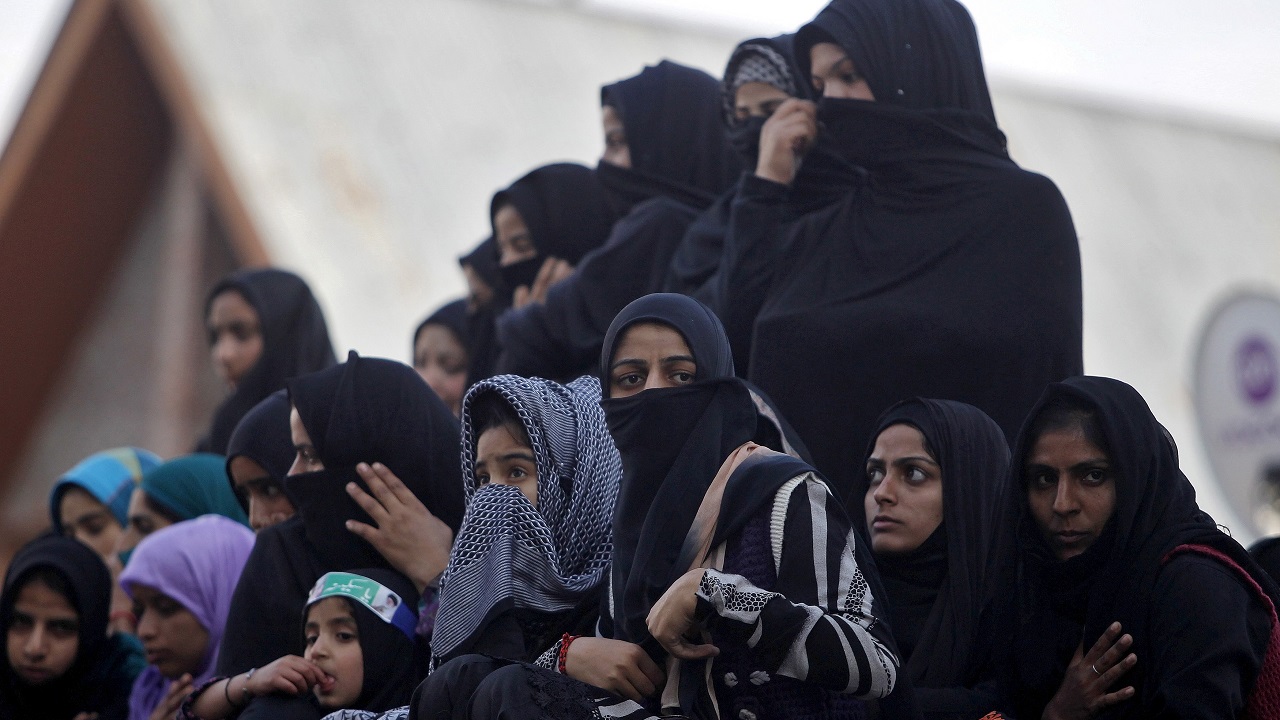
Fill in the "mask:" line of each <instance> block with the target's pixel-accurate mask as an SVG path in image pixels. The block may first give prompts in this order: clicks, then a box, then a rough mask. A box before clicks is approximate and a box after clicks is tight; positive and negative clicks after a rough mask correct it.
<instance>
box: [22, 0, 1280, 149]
mask: <svg viewBox="0 0 1280 720" xmlns="http://www.w3.org/2000/svg"><path fill="white" fill-rule="evenodd" d="M268 1H269V0H268ZM542 1H545V0H542ZM552 1H554V0H552ZM574 1H575V2H576V3H577V4H579V5H582V6H585V7H588V8H594V9H599V10H600V11H605V12H621V13H630V14H641V15H657V16H660V17H664V18H677V19H679V20H682V21H684V20H687V21H689V22H694V23H698V24H702V25H713V26H722V27H729V28H733V29H735V30H738V31H741V32H742V34H743V35H744V36H746V35H751V34H773V33H778V32H784V31H788V30H794V29H795V28H796V27H797V26H799V25H800V24H802V23H804V22H805V21H806V20H808V19H809V18H811V17H812V16H813V15H814V13H816V12H817V11H818V10H819V9H820V8H821V7H822V6H823V5H824V4H825V3H824V2H821V1H815V0H574ZM965 4H966V5H967V6H968V7H969V10H970V12H972V13H973V16H974V19H975V21H976V22H977V25H978V32H979V36H980V38H981V41H982V46H983V54H984V56H985V59H986V63H987V69H988V73H989V74H990V75H991V77H992V80H993V82H994V83H996V84H997V85H998V84H999V83H1001V82H1016V83H1019V84H1020V85H1030V86H1035V87H1040V88H1044V89H1045V90H1047V91H1051V92H1068V93H1072V94H1085V95H1091V96H1096V97H1099V98H1101V99H1104V100H1108V101H1111V102H1120V103H1123V104H1127V105H1137V106H1147V107H1151V108H1154V109H1156V110H1157V111H1158V112H1172V113H1175V114H1178V115H1183V116H1191V117H1193V118H1194V117H1200V118H1202V119H1207V120H1209V121H1215V122H1216V121H1224V120H1225V121H1227V122H1230V123H1242V124H1244V125H1247V126H1253V127H1258V128H1261V129H1263V130H1264V131H1265V132H1270V133H1274V134H1276V135H1277V136H1280V1H1278V0H1214V1H1213V2H1204V0H1160V1H1159V2H1157V1H1155V0H967V1H966V3H965ZM68 6H69V0H0V137H5V138H7V137H8V134H9V129H10V127H11V125H12V123H13V121H14V118H15V117H16V115H17V113H18V112H19V111H20V109H21V106H22V104H23V102H24V101H25V98H26V94H27V92H28V91H29V90H30V84H31V82H32V80H33V78H34V76H35V73H36V72H38V70H39V67H40V63H41V61H42V60H43V57H44V55H45V53H47V52H48V46H49V43H50V42H51V40H52V36H53V34H54V33H55V32H56V31H57V28H58V25H59V23H60V21H61V19H62V17H63V15H64V14H65V13H66V8H67V7H68ZM370 7H374V8H376V7H377V5H376V4H371V5H370Z"/></svg>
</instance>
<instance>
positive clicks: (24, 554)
mask: <svg viewBox="0 0 1280 720" xmlns="http://www.w3.org/2000/svg"><path fill="white" fill-rule="evenodd" d="M111 585H112V582H111V574H110V573H109V572H108V571H107V566H106V565H104V564H103V563H102V560H101V558H100V557H99V556H98V555H97V554H96V553H95V552H94V551H93V550H91V549H90V548H89V547H88V546H86V545H82V544H80V543H78V542H76V541H75V540H72V539H71V538H67V537H57V536H50V535H46V536H43V537H39V538H36V539H35V540H32V541H31V542H29V543H27V544H26V545H25V546H23V548H22V549H21V550H19V551H18V554H17V555H15V556H14V558H13V561H12V562H11V563H10V564H9V570H8V572H6V573H5V578H4V591H3V594H2V595H0V634H3V635H4V637H5V654H4V660H3V662H0V718H3V720H77V719H82V718H84V717H86V716H88V717H95V718H97V720H124V719H125V718H127V717H128V716H129V691H130V688H131V687H132V686H133V681H134V678H136V677H137V675H138V673H139V672H141V671H142V668H143V667H144V666H145V665H146V662H145V660H143V657H142V650H141V648H139V647H138V646H137V645H136V643H133V642H128V641H126V640H125V639H124V638H123V637H121V636H113V637H107V613H108V609H109V607H110V605H111Z"/></svg>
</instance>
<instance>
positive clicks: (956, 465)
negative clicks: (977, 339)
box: [864, 398, 1009, 688]
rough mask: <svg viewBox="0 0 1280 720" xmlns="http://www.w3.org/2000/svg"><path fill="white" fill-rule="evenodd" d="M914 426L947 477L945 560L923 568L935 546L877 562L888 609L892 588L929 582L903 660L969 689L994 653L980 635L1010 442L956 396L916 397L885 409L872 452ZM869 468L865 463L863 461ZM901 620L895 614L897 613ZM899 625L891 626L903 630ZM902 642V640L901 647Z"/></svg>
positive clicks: (937, 681) (931, 677)
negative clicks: (928, 600)
mask: <svg viewBox="0 0 1280 720" xmlns="http://www.w3.org/2000/svg"><path fill="white" fill-rule="evenodd" d="M898 424H905V425H910V426H911V427H914V428H915V429H916V430H919V431H920V434H921V435H923V436H924V438H925V441H926V445H927V447H929V448H930V449H932V451H933V452H934V454H935V455H936V457H935V460H937V462H938V465H939V466H940V468H941V474H942V516H943V519H942V526H941V527H940V528H939V529H938V531H937V532H935V535H938V537H937V538H936V539H935V538H930V540H929V541H926V546H929V545H931V544H933V543H934V542H935V541H937V542H936V544H937V545H938V546H939V547H937V548H936V553H938V554H940V555H941V557H942V558H943V563H942V564H941V566H940V567H938V568H937V569H938V570H939V571H940V575H937V576H935V574H934V573H932V572H926V573H925V575H926V576H927V577H922V576H921V574H920V573H919V570H920V569H921V568H922V567H927V566H928V565H930V564H931V563H930V560H931V555H933V554H935V553H934V552H933V550H934V549H933V548H930V547H922V548H921V549H920V551H919V552H912V553H907V554H906V555H904V556H894V555H887V554H885V555H879V556H877V558H876V564H877V565H878V566H879V568H880V575H881V578H882V579H883V580H884V584H885V587H886V589H887V590H888V592H889V598H888V600H889V606H890V608H893V607H894V605H895V603H897V604H902V603H903V600H904V598H899V597H894V590H895V589H897V588H899V587H903V588H904V589H907V590H908V592H910V589H911V588H912V586H919V585H924V586H927V588H928V595H930V596H932V597H933V598H934V599H933V602H932V606H931V608H930V609H929V610H928V613H927V615H926V616H925V617H924V618H920V619H923V623H921V624H919V625H918V626H917V627H914V628H904V630H905V631H908V632H913V633H914V634H915V635H916V637H917V638H918V640H917V642H916V643H915V646H914V649H913V650H912V652H911V655H910V657H908V658H904V660H905V663H906V667H907V670H908V671H909V673H910V677H911V681H912V682H913V683H914V684H915V686H916V687H927V688H941V687H952V686H961V685H964V686H968V685H970V684H971V683H972V682H973V681H974V680H976V678H975V676H974V674H975V672H976V671H978V670H979V669H980V666H981V664H982V662H984V661H985V660H986V659H987V657H988V656H989V654H990V648H986V647H983V646H982V645H981V642H980V640H981V639H980V638H979V619H980V617H981V616H982V613H983V610H984V609H985V608H986V607H987V605H988V603H989V602H990V601H991V600H992V598H993V592H992V589H993V585H994V580H995V568H996V563H997V562H999V560H1000V558H999V557H998V555H997V553H996V552H995V547H996V543H995V538H997V537H998V536H999V530H1000V527H999V523H1000V521H1001V520H1002V519H1003V518H1004V516H1005V515H1004V512H1003V509H1002V503H1003V502H1004V501H1005V484H1006V482H1007V476H1008V471H1009V445H1008V443H1007V442H1006V441H1005V437H1004V433H1002V432H1001V431H1000V427H999V426H998V425H996V424H995V421H993V420H992V419H991V418H989V417H987V415H986V413H984V412H982V411H981V410H979V409H977V408H975V407H973V406H972V405H966V404H964V403H959V402H954V401H951V400H929V399H924V398H916V399H912V400H906V401H904V402H902V403H899V404H897V405H895V406H894V407H892V408H889V409H888V410H886V411H885V413H884V414H883V415H881V416H880V420H879V422H878V423H877V427H876V430H875V432H874V433H872V435H871V440H870V442H869V443H868V447H867V457H870V456H871V453H872V451H873V450H874V449H875V444H876V439H877V438H879V436H880V433H882V432H884V431H885V430H886V429H887V428H889V427H890V426H892V425H898ZM864 467H865V463H864ZM895 617H897V614H895ZM900 624H901V623H896V622H895V623H893V624H892V626H893V627H894V628H898V627H899V626H900ZM899 646H900V647H901V643H900V644H899Z"/></svg>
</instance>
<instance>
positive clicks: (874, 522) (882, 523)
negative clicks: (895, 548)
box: [871, 515, 902, 532]
mask: <svg viewBox="0 0 1280 720" xmlns="http://www.w3.org/2000/svg"><path fill="white" fill-rule="evenodd" d="M901 524H902V521H901V520H898V519H896V518H891V517H889V516H888V515H877V516H875V517H874V518H872V519H871V529H872V530H876V531H878V532H885V531H887V530H891V529H893V528H894V527H896V526H898V525H901Z"/></svg>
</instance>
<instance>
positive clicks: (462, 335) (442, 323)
mask: <svg viewBox="0 0 1280 720" xmlns="http://www.w3.org/2000/svg"><path fill="white" fill-rule="evenodd" d="M469 367H470V358H468V356H467V300H466V299H462V300H454V301H453V302H451V303H447V304H445V305H444V306H442V307H440V308H439V309H438V310H436V311H435V312H433V313H431V314H430V315H428V316H427V319H426V320H423V321H422V322H421V323H420V324H419V325H418V327H417V329H416V330H414V331H413V369H414V370H417V371H418V375H420V376H422V381H423V382H425V383H426V384H427V387H429V388H431V389H432V390H433V391H435V394H437V395H439V396H440V399H441V400H443V401H444V404H445V405H447V406H448V407H449V409H450V410H452V411H453V414H454V415H458V414H459V413H461V412H462V396H463V395H464V394H465V393H466V392H467V370H468V368H469Z"/></svg>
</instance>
